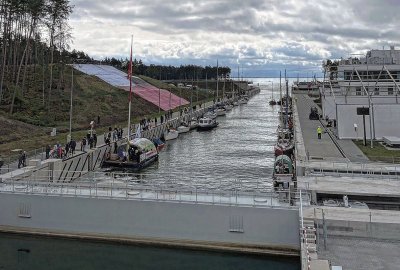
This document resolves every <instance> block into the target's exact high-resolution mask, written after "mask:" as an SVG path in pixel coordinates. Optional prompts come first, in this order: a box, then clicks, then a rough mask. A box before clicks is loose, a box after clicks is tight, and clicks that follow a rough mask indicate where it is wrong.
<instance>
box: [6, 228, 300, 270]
mask: <svg viewBox="0 0 400 270" xmlns="http://www.w3.org/2000/svg"><path fill="white" fill-rule="evenodd" d="M0 254H1V260H0V269H21V270H24V269H27V270H28V269H29V270H33V269H40V270H46V269H49V270H50V269H52V270H55V269H60V270H64V269H65V270H71V269H85V270H91V269H93V270H94V269H96V270H98V269H113V270H119V269H121V270H122V269H123V270H126V269H140V270H153V269H154V270H155V269H171V270H172V269H174V270H180V269H182V270H187V269H194V270H195V269H207V270H212V269H218V270H225V269H243V270H257V269H260V270H261V269H262V270H269V269H270V270H295V269H296V270H297V269H300V267H299V259H277V258H266V257H252V256H240V255H236V254H223V253H218V252H212V253H210V252H200V251H188V250H179V249H163V248H153V247H139V246H125V245H111V244H104V243H89V242H81V241H73V240H61V239H46V238H44V239H43V238H33V237H20V236H15V235H6V234H0Z"/></svg>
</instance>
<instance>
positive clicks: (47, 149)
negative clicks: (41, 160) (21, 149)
mask: <svg viewBox="0 0 400 270" xmlns="http://www.w3.org/2000/svg"><path fill="white" fill-rule="evenodd" d="M50 151H51V148H50V145H46V159H49V157H50Z"/></svg>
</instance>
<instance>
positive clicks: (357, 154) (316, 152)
mask: <svg viewBox="0 0 400 270" xmlns="http://www.w3.org/2000/svg"><path fill="white" fill-rule="evenodd" d="M295 98H296V106H297V111H298V117H299V120H300V126H301V131H302V136H303V140H304V146H305V148H306V151H308V155H309V159H310V160H313V159H314V160H318V159H322V160H335V161H351V162H364V163H365V162H368V161H369V160H368V158H367V157H366V156H365V155H364V154H363V152H362V151H361V150H360V149H359V148H358V147H357V146H356V145H355V144H354V143H353V141H351V140H339V139H336V138H333V139H332V138H331V137H330V136H329V134H328V133H323V134H322V138H321V140H318V137H317V127H318V126H321V127H323V126H322V123H321V122H320V121H318V120H309V118H308V116H309V114H310V108H311V107H312V106H315V107H317V105H316V104H315V103H314V101H313V100H312V99H311V98H310V97H309V96H307V95H304V94H296V95H295ZM323 122H325V121H323ZM333 140H335V142H336V143H337V144H338V145H339V147H340V149H341V150H342V152H343V154H344V156H343V155H342V153H341V152H340V151H339V148H338V147H337V145H335V143H334V141H333Z"/></svg>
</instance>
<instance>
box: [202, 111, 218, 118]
mask: <svg viewBox="0 0 400 270" xmlns="http://www.w3.org/2000/svg"><path fill="white" fill-rule="evenodd" d="M203 117H204V118H210V119H215V118H217V113H216V112H215V111H213V110H212V111H208V112H206V113H205V114H204V115H203Z"/></svg>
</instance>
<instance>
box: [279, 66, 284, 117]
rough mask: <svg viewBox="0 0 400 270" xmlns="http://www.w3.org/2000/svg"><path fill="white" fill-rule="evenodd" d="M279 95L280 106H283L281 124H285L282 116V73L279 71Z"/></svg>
mask: <svg viewBox="0 0 400 270" xmlns="http://www.w3.org/2000/svg"><path fill="white" fill-rule="evenodd" d="M279 95H280V99H279V102H280V106H281V123H283V115H282V112H283V110H282V71H279Z"/></svg>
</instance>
